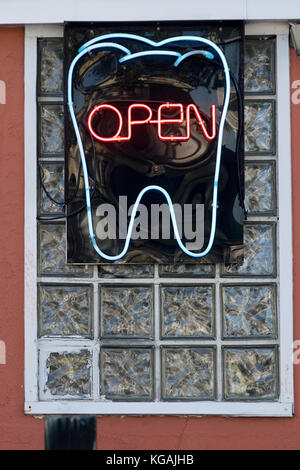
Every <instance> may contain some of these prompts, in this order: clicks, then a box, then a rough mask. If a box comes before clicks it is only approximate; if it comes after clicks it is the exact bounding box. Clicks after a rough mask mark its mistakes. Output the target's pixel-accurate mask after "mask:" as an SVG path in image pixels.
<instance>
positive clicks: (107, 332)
mask: <svg viewBox="0 0 300 470" xmlns="http://www.w3.org/2000/svg"><path fill="white" fill-rule="evenodd" d="M152 310H153V290H152V287H145V286H139V287H137V286H130V287H129V286H119V287H102V288H101V291H100V317H101V336H103V337H133V338H150V337H152V329H153V313H152Z"/></svg>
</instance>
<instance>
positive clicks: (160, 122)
mask: <svg viewBox="0 0 300 470" xmlns="http://www.w3.org/2000/svg"><path fill="white" fill-rule="evenodd" d="M137 109H140V110H141V109H142V110H145V111H146V113H147V115H146V117H145V118H144V119H140V120H137V119H133V113H134V110H137ZM104 110H109V111H111V112H112V113H115V114H116V115H117V119H118V127H117V130H116V132H115V134H114V135H112V136H110V137H103V136H100V135H99V134H98V133H97V132H95V131H94V129H93V125H92V121H93V119H94V118H95V115H96V114H97V113H100V112H101V111H104ZM172 110H174V111H175V112H176V111H177V114H178V115H179V116H180V117H178V118H172V119H171V118H166V117H163V116H164V115H166V112H168V111H169V112H170V111H172ZM191 112H193V113H194V116H195V117H196V120H197V123H198V125H199V127H200V128H201V131H202V133H203V135H204V137H205V139H206V140H207V141H211V140H213V139H214V138H215V137H216V106H215V105H214V104H213V105H212V106H211V130H210V133H209V131H208V130H207V127H206V125H205V122H204V120H203V118H202V116H201V114H200V112H199V110H198V109H197V107H196V106H195V105H194V104H189V105H188V106H187V107H186V109H185V111H184V107H183V105H182V104H181V103H164V104H161V105H160V106H159V107H158V109H157V119H152V116H153V113H152V109H151V108H150V107H149V106H148V105H146V104H143V103H134V104H131V105H130V106H128V111H127V122H128V127H127V135H126V136H121V135H120V134H121V132H122V129H123V117H122V114H121V112H120V111H119V110H118V108H116V107H115V106H112V105H111V104H100V105H99V106H95V108H94V109H93V110H92V111H91V113H90V115H89V118H88V128H89V130H90V133H91V134H92V136H93V137H95V139H97V140H100V141H101V142H121V141H128V140H130V139H131V138H132V126H137V125H142V124H157V134H158V137H159V139H160V140H163V141H186V140H188V139H189V138H190V135H191V128H190V127H191V126H190V121H191ZM184 121H185V122H186V135H163V126H166V125H175V124H183V123H184Z"/></svg>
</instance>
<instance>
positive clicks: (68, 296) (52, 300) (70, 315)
mask: <svg viewBox="0 0 300 470" xmlns="http://www.w3.org/2000/svg"><path fill="white" fill-rule="evenodd" d="M92 310H93V288H92V286H90V285H85V286H83V285H81V286H80V285H76V286H75V285H73V286H66V285H62V284H60V285H40V286H39V335H40V336H85V337H89V338H91V336H92V318H93V315H92Z"/></svg>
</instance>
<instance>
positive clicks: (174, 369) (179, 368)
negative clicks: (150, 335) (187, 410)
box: [162, 347, 215, 400]
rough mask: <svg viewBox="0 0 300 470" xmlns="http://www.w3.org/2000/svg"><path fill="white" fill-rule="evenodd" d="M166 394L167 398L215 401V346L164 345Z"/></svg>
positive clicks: (163, 389) (164, 384)
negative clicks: (168, 346)
mask: <svg viewBox="0 0 300 470" xmlns="http://www.w3.org/2000/svg"><path fill="white" fill-rule="evenodd" d="M162 396H163V398H164V399H165V400H172V399H174V400H176V399H177V400H181V399H190V400H214V399H215V351H214V349H213V348H199V347H176V348H175V347H172V348H171V347H170V348H162Z"/></svg>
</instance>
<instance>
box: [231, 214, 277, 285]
mask: <svg viewBox="0 0 300 470" xmlns="http://www.w3.org/2000/svg"><path fill="white" fill-rule="evenodd" d="M244 243H245V257H244V261H243V262H242V264H240V265H239V264H228V265H222V272H223V276H266V277H267V276H275V272H276V260H275V246H276V244H275V225H273V224H268V223H261V224H259V223H256V224H253V225H252V224H245V225H244Z"/></svg>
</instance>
